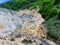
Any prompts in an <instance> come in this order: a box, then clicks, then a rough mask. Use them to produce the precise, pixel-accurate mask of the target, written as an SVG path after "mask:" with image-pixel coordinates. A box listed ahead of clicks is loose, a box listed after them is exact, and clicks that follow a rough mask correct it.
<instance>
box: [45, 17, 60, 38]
mask: <svg viewBox="0 0 60 45" xmlns="http://www.w3.org/2000/svg"><path fill="white" fill-rule="evenodd" d="M46 26H47V28H48V35H50V36H51V37H53V38H58V37H60V20H57V18H56V17H55V18H51V19H50V20H48V21H46Z"/></svg>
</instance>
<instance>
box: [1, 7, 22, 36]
mask: <svg viewBox="0 0 60 45" xmlns="http://www.w3.org/2000/svg"><path fill="white" fill-rule="evenodd" d="M21 24H22V20H21V19H20V18H19V17H18V16H17V14H16V12H14V11H11V10H7V9H3V8H0V37H1V36H6V35H9V34H11V32H13V31H14V30H15V29H16V27H17V26H18V25H21Z"/></svg>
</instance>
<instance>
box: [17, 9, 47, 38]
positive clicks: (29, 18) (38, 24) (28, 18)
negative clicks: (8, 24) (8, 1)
mask: <svg viewBox="0 0 60 45" xmlns="http://www.w3.org/2000/svg"><path fill="white" fill-rule="evenodd" d="M18 13H19V16H20V18H21V19H22V21H23V25H22V27H21V30H23V32H24V33H26V34H32V35H34V36H38V37H43V38H45V37H46V35H47V34H46V33H47V30H46V29H45V28H44V26H43V25H42V23H43V22H44V19H43V18H42V16H41V15H40V14H39V13H38V12H37V11H36V10H28V9H26V10H21V11H19V12H18Z"/></svg>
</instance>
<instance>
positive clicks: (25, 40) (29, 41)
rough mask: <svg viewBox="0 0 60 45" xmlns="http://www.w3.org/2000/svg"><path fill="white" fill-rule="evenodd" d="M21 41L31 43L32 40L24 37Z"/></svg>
mask: <svg viewBox="0 0 60 45" xmlns="http://www.w3.org/2000/svg"><path fill="white" fill-rule="evenodd" d="M22 43H32V40H27V39H24V40H22Z"/></svg>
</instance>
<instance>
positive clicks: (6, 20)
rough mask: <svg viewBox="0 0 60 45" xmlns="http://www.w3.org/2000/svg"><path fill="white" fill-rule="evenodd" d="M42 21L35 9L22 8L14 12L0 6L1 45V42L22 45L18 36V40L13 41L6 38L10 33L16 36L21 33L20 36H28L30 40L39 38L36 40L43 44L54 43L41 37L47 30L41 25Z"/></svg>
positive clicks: (44, 36)
mask: <svg viewBox="0 0 60 45" xmlns="http://www.w3.org/2000/svg"><path fill="white" fill-rule="evenodd" d="M43 22H44V19H43V18H42V16H41V15H40V14H39V13H37V12H36V10H22V11H18V12H15V11H12V10H7V9H4V8H0V39H1V40H0V42H1V43H0V45H2V43H5V44H6V45H24V44H21V42H20V40H21V39H20V38H19V39H20V40H19V39H18V40H16V38H15V41H14V43H13V42H12V43H11V41H10V40H7V37H9V36H10V37H9V38H8V39H10V38H11V37H12V36H11V35H13V36H16V35H19V34H21V35H22V38H24V36H26V37H27V36H28V37H29V38H31V40H32V39H34V40H39V41H37V42H39V43H43V44H45V45H56V44H55V43H54V42H52V41H47V40H44V39H42V37H43V38H46V36H47V31H46V29H45V28H44V26H43V25H42V23H43ZM23 35H24V36H23ZM3 37H4V38H3ZM40 37H41V38H40ZM2 38H3V39H2ZM3 45H4V44H3ZM31 45H33V44H31ZM34 45H37V44H34Z"/></svg>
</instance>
